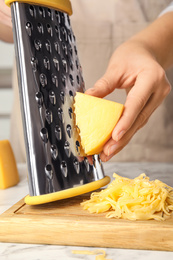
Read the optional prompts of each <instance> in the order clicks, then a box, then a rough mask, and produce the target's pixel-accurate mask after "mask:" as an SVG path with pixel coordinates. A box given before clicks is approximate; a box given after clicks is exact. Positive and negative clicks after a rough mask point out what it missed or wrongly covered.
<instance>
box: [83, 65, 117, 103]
mask: <svg viewBox="0 0 173 260" xmlns="http://www.w3.org/2000/svg"><path fill="white" fill-rule="evenodd" d="M115 75H116V71H115V70H114V71H113V72H112V70H111V69H110V70H109V72H106V73H105V75H104V76H103V77H102V78H100V79H99V80H98V81H97V82H96V83H95V85H94V87H93V88H90V89H88V90H87V91H86V92H85V93H86V94H88V95H92V96H95V97H100V98H103V97H105V96H107V95H109V94H110V93H111V92H113V91H114V89H115V88H116V87H118V82H117V79H118V77H115Z"/></svg>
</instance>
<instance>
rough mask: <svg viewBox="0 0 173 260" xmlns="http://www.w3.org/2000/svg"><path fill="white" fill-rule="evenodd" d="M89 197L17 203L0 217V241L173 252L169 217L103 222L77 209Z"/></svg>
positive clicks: (172, 220) (102, 218) (102, 216)
mask: <svg viewBox="0 0 173 260" xmlns="http://www.w3.org/2000/svg"><path fill="white" fill-rule="evenodd" d="M87 198H89V194H87V195H82V196H78V197H74V198H71V199H66V200H61V201H57V202H52V203H49V204H45V205H39V206H28V205H26V204H25V203H24V200H23V199H22V200H20V201H19V202H18V203H16V204H15V205H13V206H12V207H11V208H10V209H9V210H7V211H6V212H4V213H3V214H2V215H1V216H0V241H1V242H17V243H36V244H55V245H75V246H94V247H116V248H133V249H149V250H167V251H173V216H171V217H170V218H168V219H167V220H165V221H155V220H148V221H128V220H122V219H118V220H117V219H106V218H105V214H90V213H89V212H88V211H85V210H83V209H82V207H81V206H80V202H82V201H83V200H84V199H87Z"/></svg>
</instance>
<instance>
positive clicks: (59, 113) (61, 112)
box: [58, 107, 64, 123]
mask: <svg viewBox="0 0 173 260" xmlns="http://www.w3.org/2000/svg"><path fill="white" fill-rule="evenodd" d="M58 117H59V119H60V121H61V122H62V123H64V117H63V110H62V108H60V107H59V108H58Z"/></svg>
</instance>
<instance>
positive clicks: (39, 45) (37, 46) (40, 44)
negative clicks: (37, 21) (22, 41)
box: [34, 39, 42, 51]
mask: <svg viewBox="0 0 173 260" xmlns="http://www.w3.org/2000/svg"><path fill="white" fill-rule="evenodd" d="M34 46H35V48H36V50H37V51H39V50H41V48H42V43H41V41H40V40H38V39H36V40H35V41H34Z"/></svg>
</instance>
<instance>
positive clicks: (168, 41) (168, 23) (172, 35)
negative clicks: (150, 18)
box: [130, 12, 173, 69]
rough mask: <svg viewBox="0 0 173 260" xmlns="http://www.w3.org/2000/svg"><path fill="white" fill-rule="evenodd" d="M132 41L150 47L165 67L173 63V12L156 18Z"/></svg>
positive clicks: (151, 51)
mask: <svg viewBox="0 0 173 260" xmlns="http://www.w3.org/2000/svg"><path fill="white" fill-rule="evenodd" d="M130 41H132V42H133V43H134V42H137V43H138V44H141V45H143V46H144V47H145V48H146V49H148V50H149V51H150V53H151V54H152V55H153V56H154V57H155V59H156V60H157V61H158V63H159V64H160V65H161V66H162V67H163V68H164V69H167V68H168V67H170V66H171V65H173V12H168V13H166V14H164V15H163V16H161V17H159V18H158V19H156V20H155V21H154V22H153V23H152V24H151V25H149V26H148V27H147V28H145V29H144V30H143V31H141V32H140V33H138V34H137V35H135V36H134V37H132V38H131V39H130Z"/></svg>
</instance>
